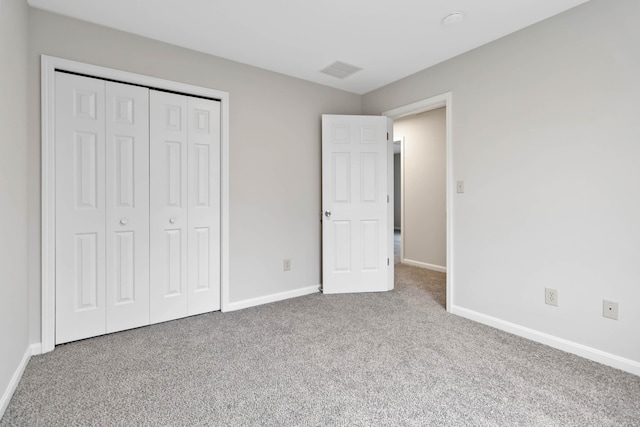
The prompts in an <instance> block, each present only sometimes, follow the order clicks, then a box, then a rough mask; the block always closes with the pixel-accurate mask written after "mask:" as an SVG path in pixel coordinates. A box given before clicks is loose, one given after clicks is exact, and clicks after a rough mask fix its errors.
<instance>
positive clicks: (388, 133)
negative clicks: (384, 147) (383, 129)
mask: <svg viewBox="0 0 640 427" xmlns="http://www.w3.org/2000/svg"><path fill="white" fill-rule="evenodd" d="M387 141H389V132H387Z"/></svg>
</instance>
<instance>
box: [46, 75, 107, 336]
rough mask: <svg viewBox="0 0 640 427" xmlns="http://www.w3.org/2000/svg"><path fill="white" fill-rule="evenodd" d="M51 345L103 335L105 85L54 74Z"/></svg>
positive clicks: (73, 76)
mask: <svg viewBox="0 0 640 427" xmlns="http://www.w3.org/2000/svg"><path fill="white" fill-rule="evenodd" d="M55 78H56V105H55V108H56V119H55V140H56V152H55V162H56V249H55V250H56V264H55V265H56V340H55V342H56V344H61V343H65V342H69V341H74V340H79V339H83V338H87V337H91V336H95V335H100V334H104V333H105V331H106V329H105V313H106V312H105V297H104V295H105V226H104V224H105V204H104V199H105V179H104V176H105V140H104V134H105V119H104V100H105V84H104V81H102V80H98V79H93V78H89V77H81V76H76V75H71V74H65V73H56V77H55Z"/></svg>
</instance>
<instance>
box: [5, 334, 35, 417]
mask: <svg viewBox="0 0 640 427" xmlns="http://www.w3.org/2000/svg"><path fill="white" fill-rule="evenodd" d="M29 359H31V346H29V347H27V349H26V350H25V352H24V356H22V360H21V361H20V364H19V365H18V367H17V368H16V370H15V372H14V373H13V376H12V377H11V381H9V384H8V385H7V389H6V390H5V391H4V393H3V394H2V398H1V399H0V419H2V416H3V415H4V411H6V410H7V406H9V402H10V401H11V397H12V396H13V393H14V392H15V391H16V388H17V387H18V383H19V382H20V378H22V374H23V373H24V370H25V368H26V367H27V363H29Z"/></svg>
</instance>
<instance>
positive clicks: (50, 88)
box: [40, 55, 229, 353]
mask: <svg viewBox="0 0 640 427" xmlns="http://www.w3.org/2000/svg"><path fill="white" fill-rule="evenodd" d="M40 67H41V68H40V69H41V76H40V77H41V108H42V110H41V120H42V121H41V125H42V135H41V138H42V145H41V149H42V152H41V168H42V169H41V174H42V175H41V191H42V194H41V196H42V198H41V214H42V217H41V227H42V228H41V236H42V237H41V257H42V258H41V281H42V283H41V292H42V294H41V298H42V310H41V323H42V330H41V344H42V353H46V352H49V351H51V350H53V348H54V347H55V300H56V299H55V200H56V194H55V176H56V174H55V172H56V170H55V72H56V71H57V70H61V71H68V72H72V73H78V74H84V75H88V76H92V77H97V78H102V79H106V80H116V81H119V82H122V83H130V84H135V85H141V86H147V87H151V88H157V89H164V90H168V91H172V92H179V93H183V94H185V95H194V96H201V97H206V98H212V99H217V100H219V101H220V103H221V105H220V112H221V117H220V127H221V135H220V151H221V152H220V238H221V239H220V240H221V242H220V246H221V247H220V258H221V259H220V303H221V311H223V312H224V311H227V310H228V307H229V93H228V92H224V91H220V90H215V89H210V88H205V87H201V86H194V85H190V84H186V83H179V82H174V81H170V80H164V79H159V78H156V77H149V76H145V75H142V74H136V73H130V72H127V71H120V70H115V69H112V68H106V67H101V66H97V65H91V64H85V63H82V62H76V61H71V60H67V59H62V58H56V57H53V56H47V55H41V64H40Z"/></svg>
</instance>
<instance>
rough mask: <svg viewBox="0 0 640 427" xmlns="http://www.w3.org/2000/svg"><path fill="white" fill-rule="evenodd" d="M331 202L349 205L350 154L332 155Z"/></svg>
mask: <svg viewBox="0 0 640 427" xmlns="http://www.w3.org/2000/svg"><path fill="white" fill-rule="evenodd" d="M332 163H333V165H332V166H333V169H332V171H333V202H334V203H349V201H350V199H351V197H350V194H351V154H350V153H333V154H332Z"/></svg>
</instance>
